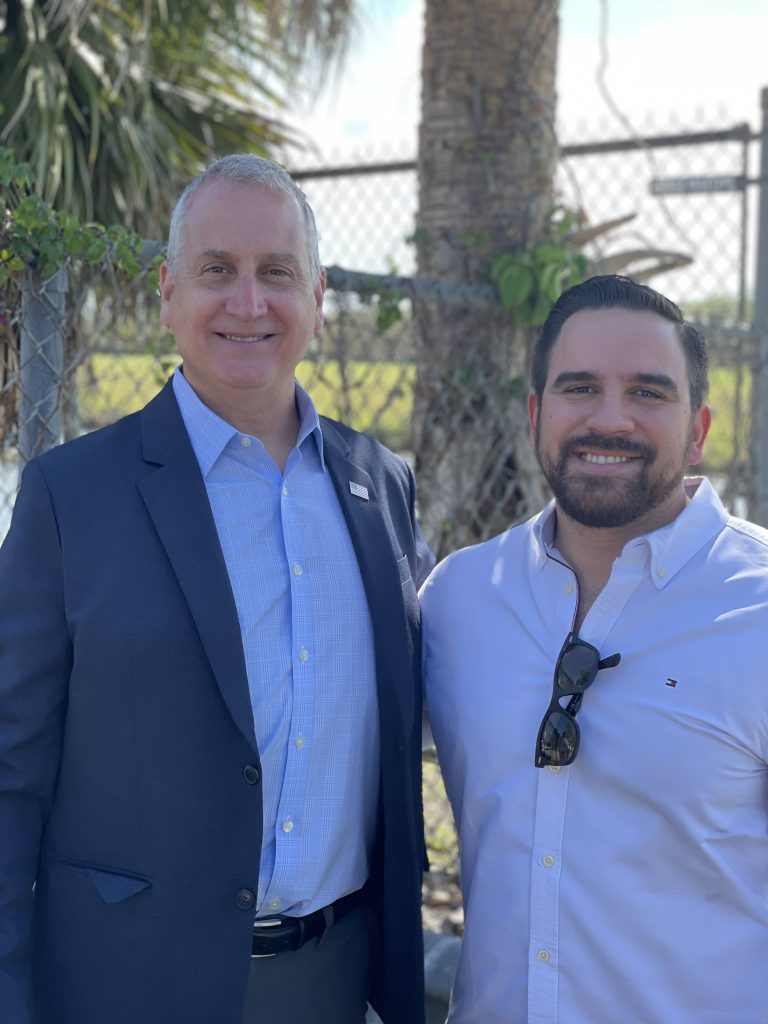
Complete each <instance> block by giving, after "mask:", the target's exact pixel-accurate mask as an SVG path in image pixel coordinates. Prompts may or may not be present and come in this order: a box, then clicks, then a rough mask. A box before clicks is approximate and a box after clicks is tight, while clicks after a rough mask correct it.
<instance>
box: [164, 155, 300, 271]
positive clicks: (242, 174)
mask: <svg viewBox="0 0 768 1024" xmlns="http://www.w3.org/2000/svg"><path fill="white" fill-rule="evenodd" d="M217 180H222V181H237V182H241V183H243V184H245V185H260V186H261V187H262V188H269V189H272V190H273V191H274V192H282V193H283V194H284V195H287V196H292V197H293V198H294V199H295V200H296V202H297V203H298V204H299V208H300V210H301V212H302V215H303V217H304V234H305V236H306V243H307V258H308V260H309V275H310V278H311V280H312V284H313V285H317V284H319V283H320V252H319V248H318V238H317V225H316V224H315V215H314V213H313V212H312V207H311V206H310V205H309V202H308V201H307V197H306V196H305V195H304V193H303V192H302V191H301V189H300V188H299V186H298V185H297V184H296V182H295V181H294V180H293V178H292V177H291V176H290V174H289V173H288V172H287V171H286V170H284V169H283V168H282V167H280V165H279V164H276V163H275V162H274V161H273V160H266V159H264V158H263V157H260V156H254V155H253V154H251V153H233V154H232V155H231V156H224V157H222V158H221V159H220V160H215V161H214V162H213V163H212V164H211V165H210V166H209V167H207V168H206V169H205V170H204V171H202V172H201V173H200V174H198V175H197V177H195V178H193V179H192V181H190V183H189V184H188V185H187V187H186V188H185V189H184V191H183V192H182V193H181V195H180V196H179V199H178V202H177V203H176V206H175V207H174V209H173V213H172V214H171V227H170V231H169V233H168V252H167V259H168V266H169V267H170V268H171V270H172V271H176V269H177V268H178V265H179V258H180V256H181V247H182V236H183V234H184V224H185V221H186V218H187V215H188V213H189V208H190V205H191V201H192V197H193V196H194V194H195V193H196V192H197V191H198V189H200V188H201V187H202V186H203V185H206V184H208V183H209V182H211V181H217Z"/></svg>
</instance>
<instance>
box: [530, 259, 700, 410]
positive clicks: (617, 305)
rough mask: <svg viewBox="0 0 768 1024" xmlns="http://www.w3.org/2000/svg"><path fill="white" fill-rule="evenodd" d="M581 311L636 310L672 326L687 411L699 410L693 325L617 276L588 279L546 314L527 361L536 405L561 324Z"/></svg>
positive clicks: (658, 298)
mask: <svg viewBox="0 0 768 1024" xmlns="http://www.w3.org/2000/svg"><path fill="white" fill-rule="evenodd" d="M582 309H629V310H637V311H639V312H648V313H655V314H656V315H657V316H660V317H663V318H664V319H665V320H669V321H670V322H671V323H673V324H674V325H675V328H676V330H677V336H678V338H679V339H680V343H681V344H682V346H683V351H684V352H685V359H686V362H687V364H688V388H689V391H690V395H691V407H692V409H693V411H694V412H695V411H697V410H698V409H700V408H701V407H702V405H703V404H704V402H705V401H706V398H707V392H708V390H709V376H708V370H707V366H708V360H707V350H706V348H705V347H704V339H703V338H702V337H701V335H700V334H699V332H698V331H697V330H696V328H695V327H694V326H693V324H690V323H688V321H687V320H684V319H683V314H682V313H681V312H680V309H679V308H678V307H677V306H676V305H675V303H674V302H672V300H671V299H668V298H666V297H665V296H664V295H662V294H661V293H660V292H656V291H654V290H653V288H649V287H648V285H645V284H638V283H637V281H632V280H631V279H630V278H628V277H621V276H620V275H619V274H603V275H601V276H599V277H590V278H589V279H588V280H586V281H582V282H581V284H577V285H574V286H573V288H568V289H567V291H564V292H563V294H562V295H561V296H560V298H559V299H558V300H557V302H556V303H555V304H554V306H553V307H552V309H551V310H550V311H549V316H548V317H547V319H546V320H545V321H544V325H543V326H542V328H541V332H540V333H539V336H538V338H537V339H536V344H535V345H534V348H533V357H532V360H531V386H532V388H533V391H534V394H535V395H536V399H537V401H538V402H539V403H541V397H542V395H543V394H544V385H545V383H546V380H547V372H548V371H549V360H550V356H551V354H552V349H553V348H554V346H555V343H556V341H557V339H558V337H559V336H560V331H561V330H562V328H563V324H564V323H565V321H566V320H567V319H568V318H569V317H571V316H573V314H574V313H578V312H580V311H581V310H582Z"/></svg>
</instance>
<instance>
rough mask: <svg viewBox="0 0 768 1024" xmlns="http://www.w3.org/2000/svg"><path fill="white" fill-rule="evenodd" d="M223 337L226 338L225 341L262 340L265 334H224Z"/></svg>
mask: <svg viewBox="0 0 768 1024" xmlns="http://www.w3.org/2000/svg"><path fill="white" fill-rule="evenodd" d="M224 337H225V338H226V339H227V341H244V342H249V341H264V339H265V338H266V334H251V335H247V336H244V335H242V334H225V335H224Z"/></svg>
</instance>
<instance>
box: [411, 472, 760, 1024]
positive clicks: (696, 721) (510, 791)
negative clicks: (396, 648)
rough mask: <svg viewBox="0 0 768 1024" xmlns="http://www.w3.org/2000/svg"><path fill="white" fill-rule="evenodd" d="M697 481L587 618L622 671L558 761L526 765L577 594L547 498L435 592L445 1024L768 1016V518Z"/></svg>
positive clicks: (462, 556)
mask: <svg viewBox="0 0 768 1024" xmlns="http://www.w3.org/2000/svg"><path fill="white" fill-rule="evenodd" d="M690 488H691V492H693V491H694V490H695V494H693V497H692V500H691V502H690V503H689V504H688V506H687V507H686V508H685V510H684V511H683V512H682V513H681V514H680V515H679V516H678V517H677V518H676V519H675V520H674V521H673V522H672V523H670V524H669V525H667V526H665V527H663V528H662V529H659V530H656V531H654V532H652V533H649V534H647V535H645V536H641V537H636V538H634V539H633V540H630V541H629V542H628V543H627V544H626V545H625V546H624V549H623V550H622V552H621V554H620V556H619V557H618V558H616V560H615V561H614V563H613V569H612V572H611V576H610V579H609V580H608V582H607V583H606V585H605V587H604V588H603V590H602V592H601V593H600V594H599V595H598V597H597V598H596V600H595V601H594V603H593V604H592V606H591V607H590V609H589V611H588V613H587V615H586V617H585V619H584V622H583V624H582V627H581V630H580V635H581V636H582V637H583V638H584V639H585V640H587V641H588V642H589V643H591V644H594V645H595V646H596V647H597V648H598V650H599V651H600V653H601V655H602V656H603V657H607V656H609V655H612V654H616V653H619V654H621V663H620V664H619V665H618V666H616V667H614V668H610V669H605V670H604V671H601V672H599V673H598V675H597V678H596V679H595V681H594V682H593V683H592V685H591V686H590V687H589V689H588V690H587V692H586V693H585V694H584V700H583V703H582V705H581V708H580V710H579V714H578V722H579V725H580V727H581V747H580V749H579V753H578V756H577V757H576V760H575V761H574V762H573V764H571V765H570V766H568V767H563V768H559V767H555V766H553V767H548V768H535V767H534V752H535V747H536V735H537V732H538V729H539V724H540V722H541V719H542V716H543V714H544V712H545V710H546V708H547V705H548V704H549V700H550V696H551V693H552V677H553V673H554V667H555V661H556V659H557V656H558V653H559V651H560V648H561V646H562V643H563V641H564V639H565V637H566V635H567V634H568V633H569V632H570V631H571V629H572V628H573V623H574V617H575V614H576V610H577V606H578V601H579V592H578V583H577V580H576V576H575V575H574V573H573V571H572V570H571V569H570V568H569V567H568V566H567V565H566V564H564V561H563V559H562V558H561V557H560V556H559V555H558V553H557V552H556V551H555V550H554V549H553V548H552V540H553V526H554V518H553V517H554V511H553V506H551V505H550V506H549V507H548V508H547V509H546V510H545V511H544V512H543V513H541V514H540V515H538V516H536V517H535V518H534V519H532V520H530V521H529V522H527V523H525V524H523V525H521V526H516V527H514V528H513V529H511V530H508V531H507V532H506V533H504V534H502V535H501V536H500V537H497V538H495V539H494V540H491V541H488V542H487V543H485V544H480V545H478V546H476V547H473V548H467V549H465V550H464V551H460V552H457V553H456V554H454V555H451V556H449V557H448V558H447V559H446V560H445V561H444V562H442V564H441V565H440V566H439V567H438V568H437V569H436V570H435V571H434V572H433V574H432V576H431V577H430V578H429V580H428V581H427V583H426V584H425V585H424V588H423V590H422V623H423V628H424V640H425V647H426V680H425V683H426V692H427V701H428V706H429V714H430V718H431V722H432V729H433V732H434V737H435V741H436V743H437V749H438V753H439V755H440V762H441V765H442V768H443V775H444V778H445V783H446V789H447V791H448V795H449V797H450V799H451V802H452V804H453V808H454V812H455V815H456V819H457V824H458V828H459V832H460V836H461V860H462V882H463V887H464V899H465V912H466V922H465V933H464V939H463V945H462V951H461V957H460V961H459V966H458V974H457V979H456V985H455V988H454V997H453V1006H452V1011H451V1015H450V1017H449V1020H450V1021H451V1024H480V1022H482V1024H509V1022H511V1021H513V1022H515V1024H517V1022H521V1024H522V1022H526V1024H737V1022H738V1024H766V1021H768V971H767V970H766V969H765V965H766V963H767V962H768V673H767V672H766V657H765V652H766V640H767V639H768V532H766V531H765V530H763V529H761V528H760V527H758V526H753V525H752V524H750V523H745V522H743V521H741V520H738V519H734V518H733V517H729V516H728V515H727V513H726V512H725V510H724V509H723V506H722V504H721V503H720V500H719V499H718V497H717V495H716V494H715V492H714V490H713V488H712V487H711V486H710V484H709V483H708V482H707V481H706V480H702V481H700V482H699V483H698V486H697V485H696V482H695V481H692V482H691V484H690Z"/></svg>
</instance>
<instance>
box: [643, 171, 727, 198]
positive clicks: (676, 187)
mask: <svg viewBox="0 0 768 1024" xmlns="http://www.w3.org/2000/svg"><path fill="white" fill-rule="evenodd" d="M746 184H747V182H746V179H745V178H744V176H743V175H740V174H719V175H718V174H707V175H702V176H701V177H698V178H652V179H651V195H653V196H673V195H688V194H689V193H691V192H743V191H744V189H745V187H746Z"/></svg>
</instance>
